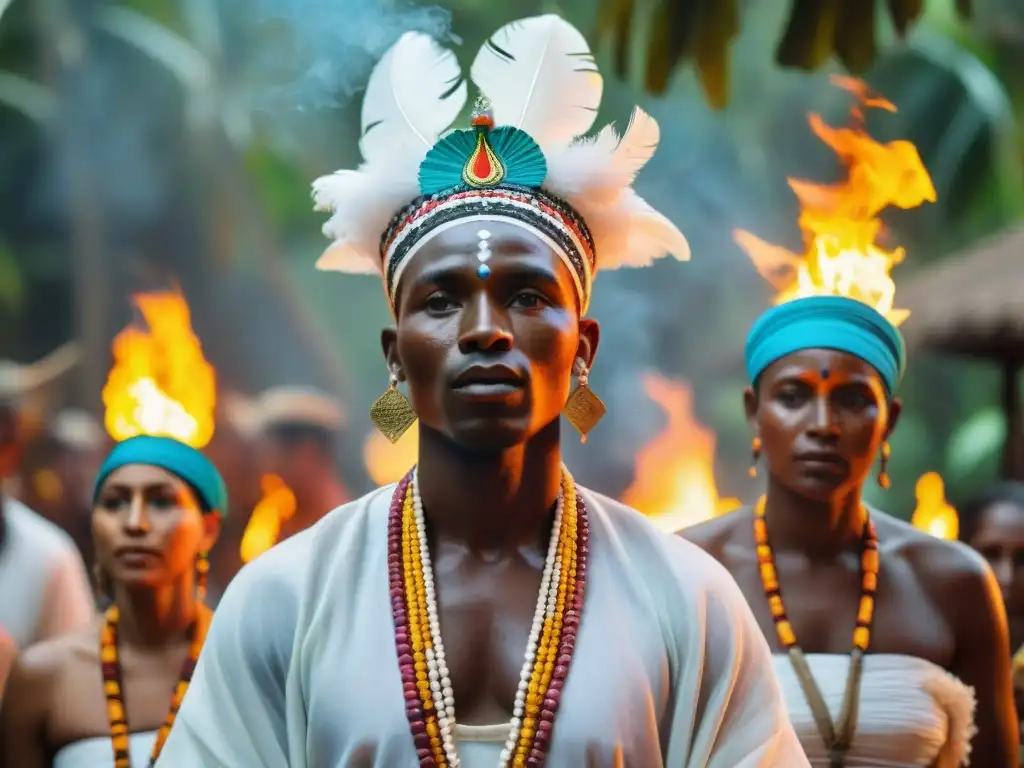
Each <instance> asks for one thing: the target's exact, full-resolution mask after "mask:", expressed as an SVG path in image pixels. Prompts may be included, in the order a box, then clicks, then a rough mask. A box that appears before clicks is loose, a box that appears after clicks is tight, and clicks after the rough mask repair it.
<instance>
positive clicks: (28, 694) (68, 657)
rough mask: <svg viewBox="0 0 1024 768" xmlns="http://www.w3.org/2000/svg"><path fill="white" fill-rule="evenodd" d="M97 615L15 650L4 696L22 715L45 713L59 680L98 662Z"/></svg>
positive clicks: (30, 715)
mask: <svg viewBox="0 0 1024 768" xmlns="http://www.w3.org/2000/svg"><path fill="white" fill-rule="evenodd" d="M99 625H100V618H99V617H97V618H96V620H95V621H92V622H90V623H89V624H87V625H86V626H84V627H81V628H79V629H77V630H74V631H72V632H68V633H66V634H62V635H58V636H56V637H53V638H49V639H47V640H43V641H42V642H39V643H36V644H35V645H31V646H29V647H28V648H26V649H25V650H23V651H21V652H20V653H18V655H17V656H16V657H15V658H14V662H13V663H12V664H11V668H10V671H9V673H8V676H7V681H6V685H5V687H4V699H5V700H9V701H17V702H18V705H17V708H18V710H19V711H21V713H22V716H23V717H25V718H31V717H33V716H40V717H42V716H45V714H46V712H47V711H48V710H49V707H50V704H51V702H53V701H54V696H56V695H58V694H59V693H60V689H61V683H62V681H64V680H67V678H68V676H69V675H73V674H74V671H75V669H78V668H80V667H82V666H84V665H86V664H91V665H92V666H93V668H95V666H96V665H98V664H99V631H100V629H99Z"/></svg>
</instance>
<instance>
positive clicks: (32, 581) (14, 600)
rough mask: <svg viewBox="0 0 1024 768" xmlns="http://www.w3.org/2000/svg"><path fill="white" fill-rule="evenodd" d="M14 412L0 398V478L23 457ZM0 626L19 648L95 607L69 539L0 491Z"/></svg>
mask: <svg viewBox="0 0 1024 768" xmlns="http://www.w3.org/2000/svg"><path fill="white" fill-rule="evenodd" d="M22 447H23V446H22V440H21V437H20V434H19V418H18V412H17V410H16V409H15V407H14V406H13V404H12V403H11V402H9V401H8V402H0V479H2V480H3V481H5V482H6V481H8V480H9V479H11V478H13V477H14V476H15V475H16V473H17V471H18V467H19V464H20V461H21V455H22ZM0 505H2V506H0V595H3V598H2V599H0V627H2V628H3V629H4V630H5V631H6V632H7V634H9V635H10V636H11V638H12V639H13V640H14V642H15V643H16V644H17V646H18V647H19V648H26V647H27V646H29V645H31V644H32V643H35V642H38V641H40V640H45V639H47V638H50V637H54V636H56V635H59V634H61V633H63V632H68V631H70V630H73V629H77V628H79V627H81V626H83V625H85V624H88V623H89V622H90V621H91V620H92V618H93V616H94V614H95V610H96V604H95V600H94V598H93V593H92V589H91V588H90V586H89V578H88V575H87V572H86V569H85V564H84V563H83V562H82V556H81V555H80V554H79V552H78V548H77V547H76V546H75V543H74V541H73V540H72V539H71V537H70V536H69V535H68V534H67V533H66V532H65V531H63V530H61V529H60V528H59V527H58V526H56V525H55V524H53V523H52V522H50V521H49V520H46V519H45V518H44V517H42V516H41V515H38V514H36V513H35V512H33V511H32V510H31V509H29V508H28V507H27V506H25V505H24V504H23V503H22V502H20V501H18V500H17V499H15V498H13V497H12V496H11V495H10V494H8V493H6V492H4V493H3V494H2V495H0Z"/></svg>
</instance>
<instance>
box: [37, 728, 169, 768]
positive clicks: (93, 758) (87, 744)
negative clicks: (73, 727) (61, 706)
mask: <svg viewBox="0 0 1024 768" xmlns="http://www.w3.org/2000/svg"><path fill="white" fill-rule="evenodd" d="M155 741H156V731H140V732H139V733H132V734H130V735H129V736H128V743H129V754H130V755H131V758H132V767H133V768H146V766H147V765H149V753H150V752H152V751H153V742H155ZM113 765H114V748H113V747H112V746H111V744H110V737H109V736H103V737H101V738H96V739H82V740H81V741H75V742H72V743H71V744H68V745H67V746H65V747H63V748H61V750H60V751H59V752H58V753H57V754H56V755H55V756H54V758H53V768H105V767H107V766H109V768H113Z"/></svg>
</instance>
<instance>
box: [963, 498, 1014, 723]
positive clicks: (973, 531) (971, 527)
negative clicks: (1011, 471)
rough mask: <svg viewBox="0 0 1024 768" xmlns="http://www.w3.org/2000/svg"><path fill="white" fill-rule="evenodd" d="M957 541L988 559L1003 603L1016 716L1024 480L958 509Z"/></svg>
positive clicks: (971, 500) (968, 502)
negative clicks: (1008, 633) (958, 528)
mask: <svg viewBox="0 0 1024 768" xmlns="http://www.w3.org/2000/svg"><path fill="white" fill-rule="evenodd" d="M957 513H958V515H959V518H960V540H961V541H963V542H965V543H967V544H969V545H970V546H971V547H973V548H974V549H976V550H977V551H978V552H979V553H981V555H982V557H984V558H985V559H986V560H988V563H989V565H990V566H992V570H993V572H994V573H995V575H996V581H998V582H999V588H1000V590H1001V591H1002V594H1003V602H1004V603H1005V605H1006V618H1007V623H1008V624H1009V629H1010V650H1011V651H1012V652H1013V654H1014V655H1013V688H1014V696H1015V700H1016V703H1017V717H1018V719H1020V718H1021V717H1022V716H1024V483H1021V482H1019V481H1012V480H1005V481H1002V482H998V483H993V484H992V485H990V486H988V487H987V488H985V489H984V490H983V491H982V492H981V493H980V494H978V495H977V496H974V497H973V498H971V499H968V500H967V501H966V502H965V503H964V504H962V505H960V506H959V507H958V508H957Z"/></svg>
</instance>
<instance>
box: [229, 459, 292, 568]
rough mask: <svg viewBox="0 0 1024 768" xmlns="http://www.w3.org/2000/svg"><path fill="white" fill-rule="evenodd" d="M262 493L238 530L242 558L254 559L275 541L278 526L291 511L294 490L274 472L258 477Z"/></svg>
mask: <svg viewBox="0 0 1024 768" xmlns="http://www.w3.org/2000/svg"><path fill="white" fill-rule="evenodd" d="M260 491H261V493H262V496H261V497H260V500H259V501H258V502H256V506H255V507H253V510H252V514H251V515H249V522H248V523H247V524H246V526H245V533H243V534H242V546H241V551H240V554H241V556H242V562H243V563H248V562H250V561H251V560H254V559H256V558H257V557H259V556H260V555H262V554H263V553H264V552H266V551H267V550H268V549H270V548H271V547H272V546H274V545H275V544H276V543H277V539H278V537H279V536H280V535H281V526H282V525H283V524H284V523H285V521H287V520H290V519H291V518H292V516H293V515H294V514H295V509H296V503H295V494H294V493H293V492H292V489H291V488H289V487H288V485H287V484H286V483H285V481H284V480H282V479H281V478H280V477H278V476H277V475H264V476H263V477H261V478H260Z"/></svg>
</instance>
